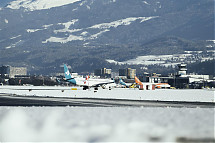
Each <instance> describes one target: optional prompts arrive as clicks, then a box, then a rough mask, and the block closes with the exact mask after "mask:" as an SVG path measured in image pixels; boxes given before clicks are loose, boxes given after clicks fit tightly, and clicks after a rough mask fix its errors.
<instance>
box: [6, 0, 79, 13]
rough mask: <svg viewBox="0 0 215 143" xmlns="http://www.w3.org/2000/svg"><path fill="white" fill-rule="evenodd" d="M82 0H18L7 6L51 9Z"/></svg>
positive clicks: (30, 9)
mask: <svg viewBox="0 0 215 143" xmlns="http://www.w3.org/2000/svg"><path fill="white" fill-rule="evenodd" d="M78 1H81V0H16V1H12V2H10V3H9V5H8V6H7V8H11V9H20V8H21V7H23V8H25V9H26V10H28V11H34V10H42V9H50V8H53V7H60V6H63V5H68V4H72V3H75V2H78Z"/></svg>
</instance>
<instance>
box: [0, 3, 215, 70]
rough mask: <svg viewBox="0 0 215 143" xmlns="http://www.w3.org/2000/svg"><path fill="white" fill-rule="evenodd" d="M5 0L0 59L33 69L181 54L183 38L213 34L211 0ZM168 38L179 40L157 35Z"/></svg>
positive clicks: (0, 14)
mask: <svg viewBox="0 0 215 143" xmlns="http://www.w3.org/2000/svg"><path fill="white" fill-rule="evenodd" d="M3 2H4V3H5V2H7V5H5V4H4V5H5V7H3V8H1V9H0V53H1V55H0V64H10V65H15V66H27V67H28V70H29V71H30V72H31V73H35V72H36V73H38V72H39V71H40V72H42V71H44V72H46V73H47V72H50V70H52V71H53V72H54V71H58V70H57V69H59V67H60V65H62V63H68V64H70V65H71V66H72V68H73V70H74V71H89V70H91V69H94V68H100V67H103V66H104V65H106V64H108V63H107V62H106V59H114V60H120V61H123V60H127V59H131V58H133V57H137V56H141V55H145V54H166V52H168V54H173V53H182V52H183V49H186V48H188V47H186V46H187V44H184V42H185V43H186V42H188V41H189V42H188V43H195V42H197V43H198V41H201V40H213V39H214V30H213V29H214V27H213V26H214V7H213V6H214V0H180V1H178V0H135V1H134V0H52V1H50V0H16V1H11V0H8V1H5V0H4V1H3ZM1 7H2V6H1ZM168 37H180V38H177V39H183V40H182V41H183V42H176V43H175V44H177V45H174V44H173V45H171V46H169V48H167V47H166V45H165V44H168V42H166V43H165V42H159V39H161V41H162V38H164V39H165V38H167V39H168ZM186 40H187V41H186ZM164 41H165V40H164ZM167 41H168V40H167ZM179 41H180V40H179ZM160 44H164V45H160ZM193 45H196V44H193ZM155 46H156V47H159V51H158V50H156V47H155ZM184 46H185V47H184ZM188 46H189V44H188ZM172 47H178V48H172ZM191 47H192V46H191ZM195 47H196V46H193V47H192V48H193V50H195ZM189 48H190V47H189ZM192 48H191V50H192ZM200 48H201V47H200ZM202 48H204V47H202ZM152 49H153V50H152ZM167 49H168V50H167ZM42 73H43V72H42Z"/></svg>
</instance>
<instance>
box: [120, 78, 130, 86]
mask: <svg viewBox="0 0 215 143" xmlns="http://www.w3.org/2000/svg"><path fill="white" fill-rule="evenodd" d="M119 84H121V85H123V86H125V87H126V88H129V87H131V86H132V85H133V83H125V82H124V81H123V80H122V79H121V78H119Z"/></svg>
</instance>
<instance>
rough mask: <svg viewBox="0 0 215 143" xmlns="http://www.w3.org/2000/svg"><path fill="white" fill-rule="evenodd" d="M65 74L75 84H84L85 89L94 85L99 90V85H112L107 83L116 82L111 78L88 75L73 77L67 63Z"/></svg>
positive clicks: (67, 79)
mask: <svg viewBox="0 0 215 143" xmlns="http://www.w3.org/2000/svg"><path fill="white" fill-rule="evenodd" d="M64 74H65V79H66V81H68V82H71V83H73V84H75V85H79V86H82V87H83V90H86V89H89V88H90V87H93V88H94V89H95V90H98V87H103V88H104V87H110V86H107V85H108V84H112V83H114V80H110V79H91V78H90V77H89V76H86V78H81V77H72V75H71V74H70V72H69V69H68V67H67V66H66V65H65V64H64Z"/></svg>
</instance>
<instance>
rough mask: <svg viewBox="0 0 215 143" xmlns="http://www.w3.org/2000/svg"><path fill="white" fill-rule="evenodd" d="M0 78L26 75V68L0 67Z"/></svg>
mask: <svg viewBox="0 0 215 143" xmlns="http://www.w3.org/2000/svg"><path fill="white" fill-rule="evenodd" d="M0 75H1V77H3V76H4V77H9V78H15V76H25V75H27V68H26V67H12V66H1V67H0Z"/></svg>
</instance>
